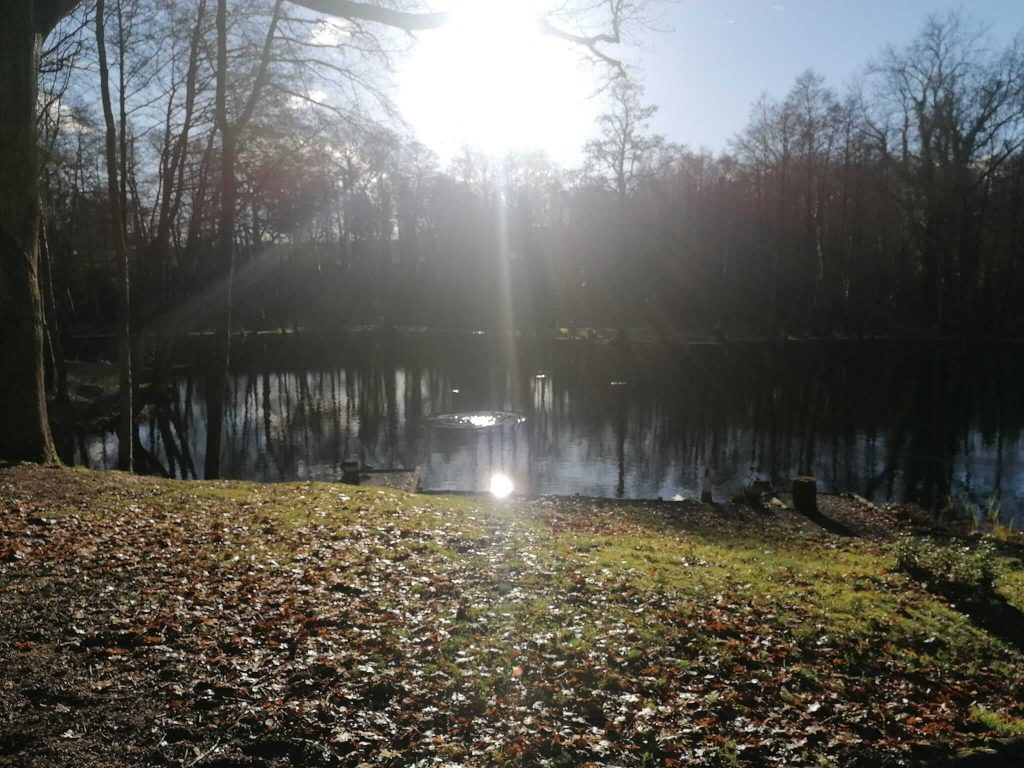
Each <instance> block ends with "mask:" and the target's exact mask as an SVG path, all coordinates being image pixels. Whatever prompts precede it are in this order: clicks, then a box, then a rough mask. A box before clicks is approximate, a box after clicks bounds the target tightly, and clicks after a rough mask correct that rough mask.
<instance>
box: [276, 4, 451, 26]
mask: <svg viewBox="0 0 1024 768" xmlns="http://www.w3.org/2000/svg"><path fill="white" fill-rule="evenodd" d="M292 2H293V3H295V4H296V5H301V6H302V7H303V8H308V9H309V10H311V11H316V12H317V13H324V14H327V15H328V16H337V17H339V18H342V19H359V20H361V21H375V22H377V23H379V24H384V25H386V26H389V27H394V28H395V29H401V30H404V31H406V32H419V31H421V30H424V29H438V28H440V27H443V26H445V25H446V24H448V23H450V22H451V20H452V14H451V12H449V11H424V12H422V13H415V12H410V11H396V10H393V9H391V8H382V7H381V6H379V5H375V4H372V3H360V2H352V1H351V0H292Z"/></svg>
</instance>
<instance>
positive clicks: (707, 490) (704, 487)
mask: <svg viewBox="0 0 1024 768" xmlns="http://www.w3.org/2000/svg"><path fill="white" fill-rule="evenodd" d="M700 501H701V503H702V504H714V503H715V499H714V497H713V496H712V495H711V470H709V469H708V468H707V467H704V474H703V475H702V476H701V479H700Z"/></svg>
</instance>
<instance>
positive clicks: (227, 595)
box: [0, 466, 1024, 767]
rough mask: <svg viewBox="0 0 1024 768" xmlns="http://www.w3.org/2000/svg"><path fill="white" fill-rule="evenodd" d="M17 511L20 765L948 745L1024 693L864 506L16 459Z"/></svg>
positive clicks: (580, 759)
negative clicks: (426, 487) (197, 472)
mask: <svg viewBox="0 0 1024 768" xmlns="http://www.w3.org/2000/svg"><path fill="white" fill-rule="evenodd" d="M831 503H833V504H835V505H839V501H838V500H836V501H834V502H831ZM0 511H2V515H3V516H2V518H0V669H2V672H0V765H19V766H20V765H32V766H58V765H81V766H91V765H95V766H108V765H109V766H114V765H154V766H159V765H166V766H222V767H226V766H253V767H260V766H278V765H281V766H284V765H301V766H362V765H375V766H376V765H394V766H398V765H403V766H405V765H411V766H443V765H467V766H491V765H494V766H525V765H550V766H563V765H588V764H589V765H621V766H634V765H636V766H641V765H663V766H682V765H694V766H700V765H765V766H772V765H777V766H790V765H883V764H884V765H928V764H934V765H947V764H952V763H951V762H950V761H951V760H953V759H954V758H955V757H956V755H957V754H958V751H962V750H964V749H965V748H969V747H971V746H977V745H978V744H984V743H987V742H985V741H984V740H985V737H986V732H985V728H984V727H983V726H982V725H981V724H979V722H978V721H977V719H976V718H975V717H973V716H972V712H976V711H977V709H978V708H979V707H983V708H984V709H985V710H986V711H992V712H998V713H1001V715H1002V716H1004V717H1007V718H1021V717H1024V705H1022V703H1021V702H1022V699H1024V697H1022V691H1024V673H1022V669H1024V664H1022V662H1024V659H1022V657H1021V654H1020V653H1019V651H1017V650H1016V649H1014V648H1012V647H1009V646H1007V645H1006V644H1004V643H1001V642H1000V641H999V640H998V639H996V638H992V637H990V636H988V635H987V634H986V633H984V632H982V631H980V630H978V629H977V628H975V627H973V626H972V625H971V624H970V623H969V622H968V621H967V620H966V619H965V618H964V617H963V616H962V615H960V614H958V613H957V612H956V610H955V607H952V606H949V605H946V604H944V602H943V601H942V600H941V599H938V598H936V597H934V596H933V595H931V594H929V593H928V592H926V591H925V590H924V589H923V588H922V587H921V586H920V585H917V584H915V583H913V582H912V581H909V580H908V579H906V578H905V577H903V576H901V575H899V574H896V573H894V572H892V571H891V570H890V569H889V567H888V566H889V563H890V553H889V548H890V542H889V541H888V540H887V536H886V535H885V530H886V528H887V527H889V526H891V525H893V521H892V520H890V519H881V518H879V517H877V516H875V517H869V516H868V510H867V509H866V508H865V507H863V506H858V505H857V504H847V505H846V506H843V507H840V506H836V507H835V510H834V511H835V513H836V514H837V515H839V514H842V515H846V517H845V518H844V523H846V524H848V525H850V526H852V527H855V528H856V527H858V526H859V529H860V530H861V531H862V533H864V535H862V536H859V537H853V538H851V537H836V536H834V535H833V534H830V533H827V532H825V531H823V530H821V529H820V528H819V527H817V526H814V525H812V524H810V523H808V522H807V521H806V520H803V519H802V518H800V517H799V516H797V515H795V514H792V513H790V512H788V511H786V510H782V509H773V510H771V511H769V512H763V511H761V512H758V511H752V510H750V509H746V508H739V507H736V508H725V507H719V508H714V507H710V506H702V505H698V504H695V503H684V504H646V505H645V504H632V505H630V504H615V503H610V502H598V501H592V500H582V499H533V500H517V501H511V502H505V503H499V502H494V501H485V500H480V499H466V498H459V499H452V498H444V497H419V496H414V495H408V494H404V493H401V492H398V491H391V490H386V489H377V488H353V487H351V486H341V485H327V484H291V485H273V486H271V485H260V484H252V483H228V482H216V483H181V482H168V481H158V480H153V479H148V478H137V477H130V476H125V475H122V474H119V473H103V474H100V473H88V472H79V471H73V472H72V471H61V470H49V469H42V468H38V467H29V466H19V467H9V468H6V469H2V470H0ZM879 514H881V513H880V512H879ZM1006 567H1007V569H1008V570H1007V572H1008V573H1009V574H1010V575H1009V576H1008V578H1011V579H1018V581H1017V582H1014V583H1019V576H1018V575H1017V574H1019V562H1018V563H1017V568H1018V570H1016V571H1014V566H1013V564H1012V563H1010V564H1009V565H1007V566H1006ZM991 764H992V765H997V764H1002V763H995V762H993V763H991Z"/></svg>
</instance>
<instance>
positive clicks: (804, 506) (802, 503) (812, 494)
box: [793, 477, 818, 517]
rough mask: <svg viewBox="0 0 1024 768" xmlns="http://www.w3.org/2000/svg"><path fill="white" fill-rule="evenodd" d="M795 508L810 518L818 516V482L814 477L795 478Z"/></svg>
mask: <svg viewBox="0 0 1024 768" xmlns="http://www.w3.org/2000/svg"><path fill="white" fill-rule="evenodd" d="M793 506H794V507H796V511H797V512H800V513H801V514H804V515H807V516H808V517H817V516H818V481H817V480H815V479H814V478H813V477H794V478H793Z"/></svg>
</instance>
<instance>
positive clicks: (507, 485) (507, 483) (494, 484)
mask: <svg viewBox="0 0 1024 768" xmlns="http://www.w3.org/2000/svg"><path fill="white" fill-rule="evenodd" d="M513 490H514V488H513V485H512V479H511V478H510V477H509V476H508V475H504V474H502V473H501V472H498V473H496V474H495V475H494V476H493V477H491V488H490V491H491V494H492V495H493V496H494V498H496V499H505V498H508V496H509V495H510V494H511V493H512V491H513Z"/></svg>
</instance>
